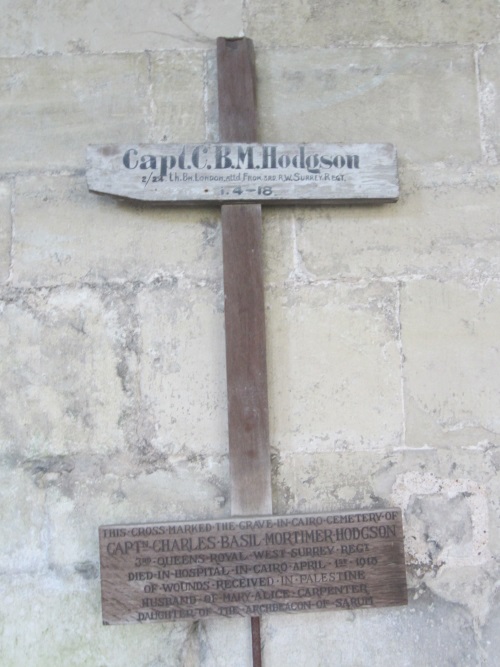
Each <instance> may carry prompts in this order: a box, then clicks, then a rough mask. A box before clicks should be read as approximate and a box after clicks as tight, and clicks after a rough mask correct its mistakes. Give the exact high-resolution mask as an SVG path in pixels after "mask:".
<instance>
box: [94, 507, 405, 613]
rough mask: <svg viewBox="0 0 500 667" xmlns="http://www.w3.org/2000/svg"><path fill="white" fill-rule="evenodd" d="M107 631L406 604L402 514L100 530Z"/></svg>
mask: <svg viewBox="0 0 500 667" xmlns="http://www.w3.org/2000/svg"><path fill="white" fill-rule="evenodd" d="M99 539H100V555H101V586H102V610H103V622H104V624H106V625H107V624H114V623H146V622H161V621H177V620H181V619H185V620H197V619H200V618H207V617H209V616H245V615H251V616H258V615H263V614H269V613H290V612H303V611H318V610H326V611H331V610H352V609H360V608H370V607H384V606H393V605H403V604H406V603H407V590H406V576H405V563H404V552H403V531H402V523H401V511H400V510H398V509H383V510H366V511H357V512H341V513H338V512H336V513H328V514H314V515H312V514H308V515H302V516H270V517H257V518H256V517H241V518H234V517H233V518H230V519H227V520H224V521H199V522H189V523H188V522H182V523H153V524H146V525H118V526H102V527H101V528H100V529H99Z"/></svg>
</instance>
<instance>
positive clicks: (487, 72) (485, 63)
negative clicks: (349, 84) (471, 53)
mask: <svg viewBox="0 0 500 667" xmlns="http://www.w3.org/2000/svg"><path fill="white" fill-rule="evenodd" d="M499 64H500V47H499V46H498V44H495V45H493V44H491V45H489V46H486V47H484V48H483V49H481V51H480V54H479V58H478V65H479V71H480V74H481V76H480V96H481V111H482V121H483V137H482V138H483V149H484V152H485V156H486V158H487V159H488V161H489V162H490V163H493V164H498V163H499V161H500V140H499V135H500V121H499V116H500V75H499V73H498V72H499Z"/></svg>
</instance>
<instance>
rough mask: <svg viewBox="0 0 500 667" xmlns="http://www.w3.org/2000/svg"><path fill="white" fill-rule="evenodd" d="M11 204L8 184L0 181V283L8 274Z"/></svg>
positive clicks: (10, 240)
mask: <svg viewBox="0 0 500 667" xmlns="http://www.w3.org/2000/svg"><path fill="white" fill-rule="evenodd" d="M11 205H12V197H11V189H10V185H9V184H8V183H2V182H0V283H5V282H6V280H7V278H8V276H9V268H10V250H11V242H12V216H11Z"/></svg>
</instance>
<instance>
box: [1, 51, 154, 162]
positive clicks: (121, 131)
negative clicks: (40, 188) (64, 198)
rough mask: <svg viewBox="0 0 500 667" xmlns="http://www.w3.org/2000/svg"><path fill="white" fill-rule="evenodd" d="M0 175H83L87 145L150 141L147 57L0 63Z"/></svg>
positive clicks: (9, 61) (66, 58)
mask: <svg viewBox="0 0 500 667" xmlns="http://www.w3.org/2000/svg"><path fill="white" fill-rule="evenodd" d="M0 87H1V89H2V91H3V95H2V107H1V112H2V123H1V125H0V150H1V152H2V155H6V156H9V159H8V160H2V163H1V165H0V170H1V172H3V173H5V172H17V171H21V172H22V171H27V170H32V169H39V170H40V169H41V170H43V169H63V168H72V169H78V168H79V169H81V168H82V167H83V160H84V155H85V147H86V145H87V144H90V143H113V142H116V143H120V142H122V141H131V140H136V141H141V140H142V141H145V140H146V139H147V138H148V127H147V126H146V110H147V108H148V106H149V101H148V58H147V55H146V54H139V55H128V54H124V55H120V56H115V55H110V56H103V57H99V56H72V57H68V56H53V57H38V58H35V57H31V58H3V59H2V60H0Z"/></svg>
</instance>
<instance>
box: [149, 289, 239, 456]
mask: <svg viewBox="0 0 500 667" xmlns="http://www.w3.org/2000/svg"><path fill="white" fill-rule="evenodd" d="M138 304H139V313H140V318H141V321H142V328H141V347H142V359H141V375H140V391H141V397H142V401H143V411H146V412H147V414H148V419H149V421H150V422H151V424H152V425H153V428H152V433H151V435H150V438H149V439H150V442H151V443H152V444H153V445H154V446H155V447H158V448H160V449H161V450H162V451H163V452H165V454H166V455H168V456H174V457H176V456H181V457H188V456H195V457H198V456H206V455H208V456H218V455H221V454H226V453H227V403H226V400H227V399H226V373H225V347H224V319H223V310H222V309H223V298H222V294H221V292H220V291H219V290H218V289H216V290H214V289H213V288H211V287H208V286H207V287H200V286H186V287H183V286H182V285H179V286H177V287H172V288H166V287H160V288H158V289H154V290H148V291H144V292H142V293H141V294H140V295H139V300H138Z"/></svg>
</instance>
